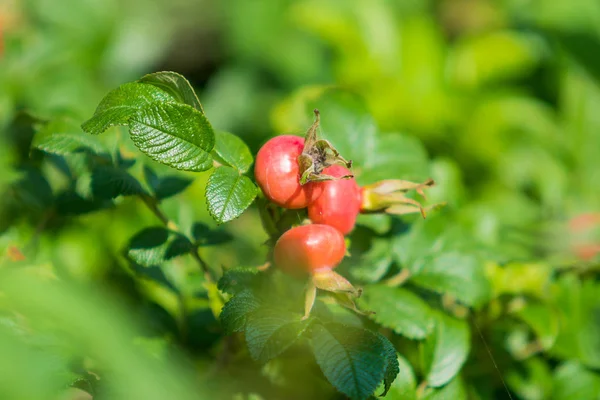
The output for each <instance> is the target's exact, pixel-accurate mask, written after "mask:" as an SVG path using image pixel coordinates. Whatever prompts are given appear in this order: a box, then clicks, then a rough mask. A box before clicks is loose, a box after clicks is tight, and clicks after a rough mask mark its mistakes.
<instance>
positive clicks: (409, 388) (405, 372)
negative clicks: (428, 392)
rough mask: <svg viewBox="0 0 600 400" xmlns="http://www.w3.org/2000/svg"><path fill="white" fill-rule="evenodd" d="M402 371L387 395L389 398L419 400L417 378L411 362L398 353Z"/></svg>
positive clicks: (392, 399)
mask: <svg viewBox="0 0 600 400" xmlns="http://www.w3.org/2000/svg"><path fill="white" fill-rule="evenodd" d="M396 356H397V359H398V365H399V367H400V372H399V373H398V377H397V378H396V379H395V380H394V382H392V385H391V386H390V390H389V392H388V393H387V395H386V397H385V398H386V399H387V400H417V378H416V377H415V373H414V372H413V368H412V366H411V365H410V363H409V362H408V361H407V360H406V359H405V358H404V357H402V356H401V355H399V354H397V355H396Z"/></svg>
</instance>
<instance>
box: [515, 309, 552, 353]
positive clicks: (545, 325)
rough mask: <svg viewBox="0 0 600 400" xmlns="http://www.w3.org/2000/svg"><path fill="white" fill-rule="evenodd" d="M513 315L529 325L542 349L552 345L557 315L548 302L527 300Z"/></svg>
mask: <svg viewBox="0 0 600 400" xmlns="http://www.w3.org/2000/svg"><path fill="white" fill-rule="evenodd" d="M515 316H516V317H518V318H520V319H521V320H523V321H524V322H525V323H526V324H527V325H529V326H530V327H531V329H532V330H533V332H534V333H535V335H536V336H537V337H538V338H539V340H540V343H541V344H542V346H543V347H544V349H549V348H551V347H552V345H554V341H555V340H556V337H557V336H558V331H559V325H558V316H557V315H556V312H555V311H554V310H553V309H552V308H551V307H550V306H549V305H548V304H543V303H534V302H528V303H527V304H526V305H525V307H523V308H521V309H519V310H517V311H516V312H515Z"/></svg>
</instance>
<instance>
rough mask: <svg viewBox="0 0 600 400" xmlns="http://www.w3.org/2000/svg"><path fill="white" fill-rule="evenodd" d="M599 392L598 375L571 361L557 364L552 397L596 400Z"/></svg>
mask: <svg viewBox="0 0 600 400" xmlns="http://www.w3.org/2000/svg"><path fill="white" fill-rule="evenodd" d="M599 393H600V375H598V374H596V373H594V372H592V371H590V370H588V369H586V368H585V367H584V366H583V365H581V364H579V363H577V362H574V361H571V362H567V363H565V364H562V365H561V366H559V367H558V368H557V369H556V371H555V373H554V387H553V390H552V398H553V399H556V400H561V399H577V400H597V399H598V394H599Z"/></svg>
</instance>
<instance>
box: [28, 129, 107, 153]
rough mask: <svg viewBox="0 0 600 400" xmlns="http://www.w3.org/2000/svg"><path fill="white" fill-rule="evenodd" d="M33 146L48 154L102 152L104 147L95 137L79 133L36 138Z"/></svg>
mask: <svg viewBox="0 0 600 400" xmlns="http://www.w3.org/2000/svg"><path fill="white" fill-rule="evenodd" d="M32 145H33V146H34V147H36V148H38V149H40V150H42V151H45V152H46V153H53V154H61V155H64V154H70V153H74V152H77V151H80V150H86V149H90V150H93V151H102V150H103V146H102V145H101V144H100V142H99V141H97V140H96V139H95V138H94V137H93V136H87V135H83V134H77V133H55V134H53V135H49V136H44V137H42V136H36V137H35V139H34V141H33V143H32Z"/></svg>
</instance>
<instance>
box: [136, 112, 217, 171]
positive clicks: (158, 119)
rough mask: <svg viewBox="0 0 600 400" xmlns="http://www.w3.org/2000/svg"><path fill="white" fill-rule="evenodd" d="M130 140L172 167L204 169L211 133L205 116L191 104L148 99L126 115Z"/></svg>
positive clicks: (212, 138) (208, 164) (207, 164)
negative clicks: (133, 111) (140, 106)
mask: <svg viewBox="0 0 600 400" xmlns="http://www.w3.org/2000/svg"><path fill="white" fill-rule="evenodd" d="M129 132H130V134H131V139H132V140H133V143H134V144H135V145H136V146H137V147H138V148H139V149H140V150H141V151H142V152H143V153H144V154H146V155H147V156H148V157H150V158H152V159H153V160H155V161H158V162H160V163H163V164H165V165H168V166H170V167H173V168H177V169H181V170H186V171H196V172H200V171H206V170H207V169H210V168H211V166H212V157H211V156H210V152H211V151H212V149H213V147H214V145H215V134H214V132H213V129H212V127H211V125H210V123H209V122H208V120H207V119H206V117H205V116H204V115H203V114H202V113H200V112H199V111H198V110H196V109H194V108H193V107H191V106H188V105H185V104H179V103H158V102H155V103H152V104H149V105H146V106H145V107H143V108H140V109H139V110H137V112H135V113H134V114H132V115H130V119H129Z"/></svg>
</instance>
